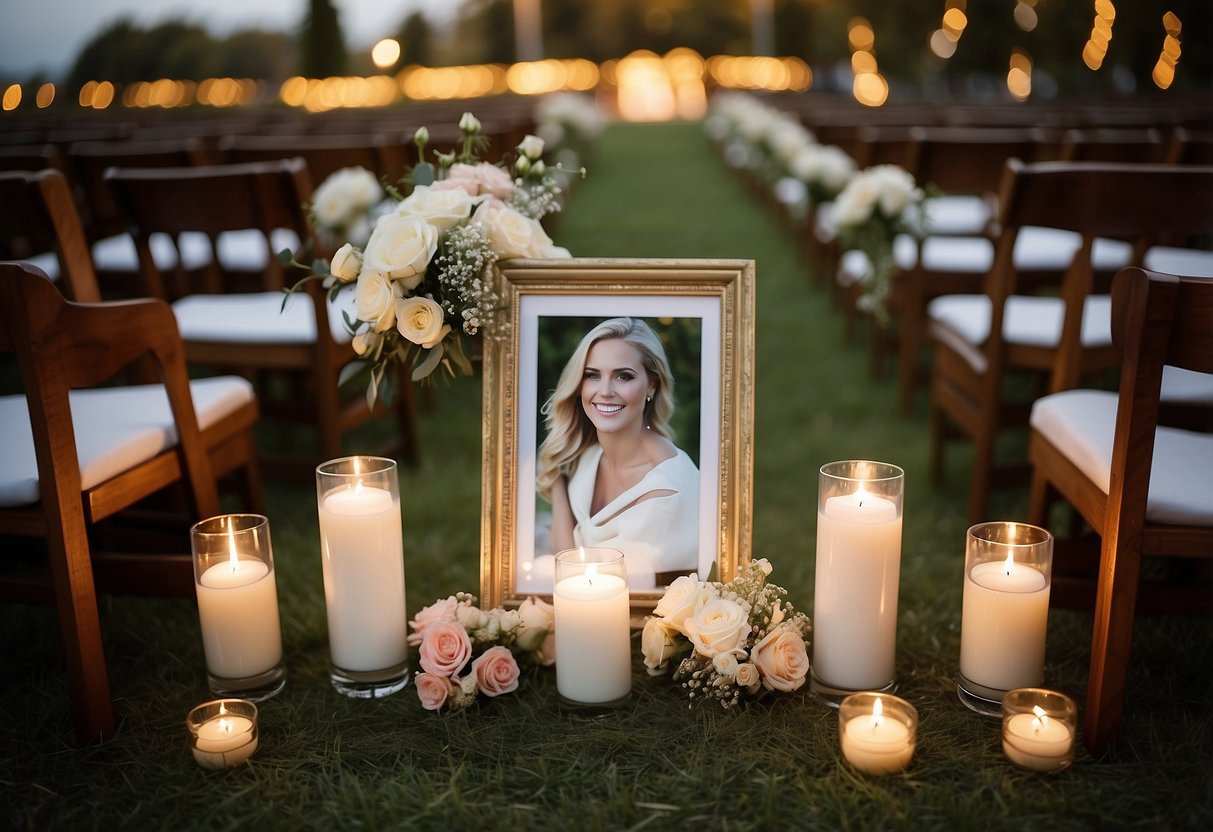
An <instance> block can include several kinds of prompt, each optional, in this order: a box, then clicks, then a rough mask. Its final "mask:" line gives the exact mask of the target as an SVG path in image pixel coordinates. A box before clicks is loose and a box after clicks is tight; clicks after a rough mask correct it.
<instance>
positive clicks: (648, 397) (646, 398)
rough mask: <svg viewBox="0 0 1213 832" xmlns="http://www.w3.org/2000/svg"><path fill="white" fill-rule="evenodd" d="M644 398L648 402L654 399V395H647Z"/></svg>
mask: <svg viewBox="0 0 1213 832" xmlns="http://www.w3.org/2000/svg"><path fill="white" fill-rule="evenodd" d="M644 400H645V401H646V402H651V401H653V397H652V396H645V397H644Z"/></svg>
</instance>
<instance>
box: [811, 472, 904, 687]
mask: <svg viewBox="0 0 1213 832" xmlns="http://www.w3.org/2000/svg"><path fill="white" fill-rule="evenodd" d="M904 493H905V472H904V471H902V469H901V468H898V467H897V466H896V465H889V464H888V463H885V462H869V461H866V460H849V461H844V462H831V463H829V464H828V465H823V466H822V467H821V472H820V477H819V479H818V489H817V566H816V575H815V579H814V590H813V662H812V667H813V670H812V679H811V685H812V689H813V690H814V691H815V692H816V693H817V694H818V695H819V696H820V697H821V698H822V699H823V700H824V701H825V702H826V703H827V704H829V705H832V706H837V705H838V703H839V702H841V701H842V700H843V698H845V697H846V696H847V695H848V694H851V693H856V692H861V691H874V690H880V691H892V690H894V689H896V687H897V683H896V679H895V678H894V663H895V655H896V644H897V593H898V588H899V585H900V581H901V527H902V500H903V497H904Z"/></svg>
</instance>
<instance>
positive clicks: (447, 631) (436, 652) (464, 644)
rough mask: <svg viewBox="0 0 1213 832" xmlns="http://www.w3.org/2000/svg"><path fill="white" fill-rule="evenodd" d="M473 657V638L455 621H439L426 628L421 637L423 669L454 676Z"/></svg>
mask: <svg viewBox="0 0 1213 832" xmlns="http://www.w3.org/2000/svg"><path fill="white" fill-rule="evenodd" d="M471 657H472V640H471V639H470V638H468V632H467V630H465V629H463V626H462V625H460V624H459V623H458V622H455V621H439V622H438V623H437V624H431V625H429V626H428V627H426V628H425V634H424V635H423V636H422V639H421V669H422V670H424V671H425V672H426V673H434V674H436V675H438V676H454V675H455V674H456V673H458V672H459V669H460V668H461V667H463V666H464V665H465V664H467V661H468V659H470V658H471Z"/></svg>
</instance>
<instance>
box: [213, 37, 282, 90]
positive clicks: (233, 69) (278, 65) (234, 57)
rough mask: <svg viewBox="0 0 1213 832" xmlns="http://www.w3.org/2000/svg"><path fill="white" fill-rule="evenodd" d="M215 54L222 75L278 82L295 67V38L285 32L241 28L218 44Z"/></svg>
mask: <svg viewBox="0 0 1213 832" xmlns="http://www.w3.org/2000/svg"><path fill="white" fill-rule="evenodd" d="M218 52H219V55H220V59H219V60H220V64H221V66H222V67H223V74H224V75H227V76H230V77H232V78H259V79H261V80H266V81H271V82H278V81H282V80H284V79H285V78H286V77H287V76H289V75H292V74H294V72H295V67H296V66H297V65H298V51H297V49H296V44H295V39H294V38H293V37H291V36H290V35H289V34H287V33H286V32H266V31H264V30H261V29H242V30H240V31H238V32H233V33H232V34H231V35H229V36H228V37H227V39H226V40H224V41H223V42H222V43H220V44H219V50H218Z"/></svg>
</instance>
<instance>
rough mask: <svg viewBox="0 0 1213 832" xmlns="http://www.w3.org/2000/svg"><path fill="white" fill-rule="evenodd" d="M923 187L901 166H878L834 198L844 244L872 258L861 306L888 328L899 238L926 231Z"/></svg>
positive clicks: (834, 219) (834, 217) (918, 235)
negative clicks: (889, 304) (896, 240)
mask: <svg viewBox="0 0 1213 832" xmlns="http://www.w3.org/2000/svg"><path fill="white" fill-rule="evenodd" d="M923 196H924V195H923V191H922V188H919V187H918V185H917V184H916V183H915V182H914V177H913V176H912V175H911V174H910V173H909V172H908V171H906V170H905V169H904V168H901V167H898V166H897V165H874V166H872V167H870V168H866V169H864V170H863V171H861V172H860V173H858V174H856V175H855V176H854V177H853V178H852V179H851V181H850V182H848V183H847V186H846V187H845V188H843V189H842V192H841V193H839V194H838V198H837V199H835V200H834V211H833V221H834V225H835V227H836V228H837V230H838V236H839V238H840V239H841V240H842V242H843V243H844V244H845V245H847V246H848V247H850V248H852V249H856V250H858V251H861V252H863V254H864V255H866V256H867V258H868V262H869V264H870V268H869V270H868V272H867V273H866V274H865V275H864V277H863V278H862V280H863V284H864V285H863V293H862V294H861V295H860V298H859V300H858V303H859V307H860V309H862V310H864V311H866V312H869V313H871V314H872V315H873V316H874V317H875V318H876V320H877V322H878V323H880V324H881V325H882V326H887V325H888V323H889V320H890V319H889V311H888V301H889V294H890V292H891V290H892V281H893V271H894V269H895V267H896V265H897V264H896V262H895V260H894V256H893V242H894V240H895V239H896V238H897V236H898V235H900V234H909V235H911V236H913V237H914V238H916V239H919V240H921V239H922V238H923V237H924V236H925V234H926V214H925V211H924V209H923Z"/></svg>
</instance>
